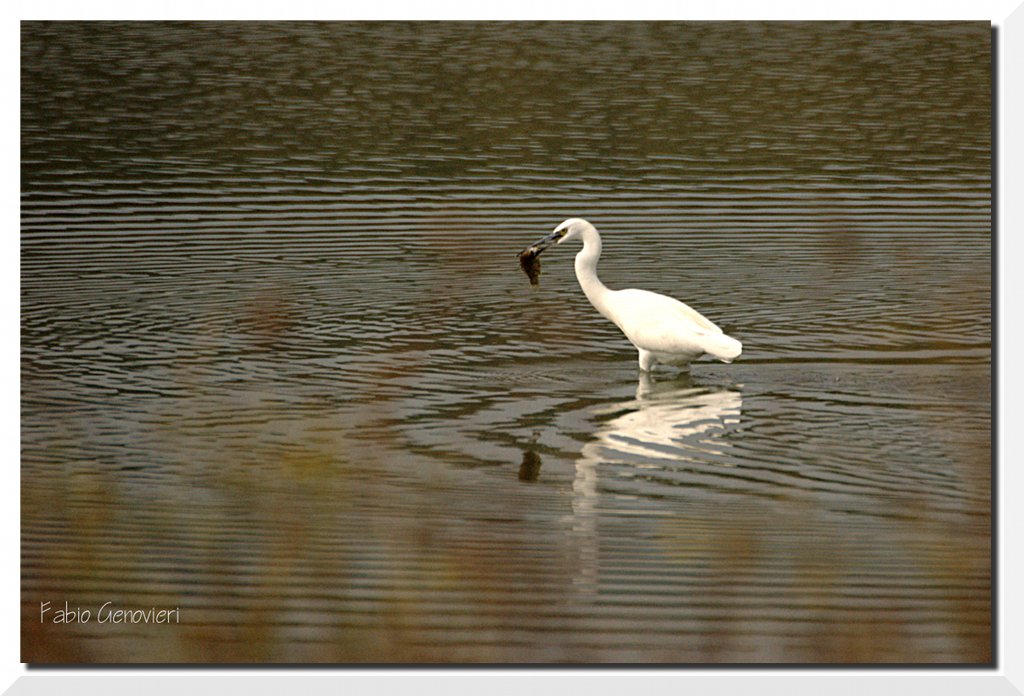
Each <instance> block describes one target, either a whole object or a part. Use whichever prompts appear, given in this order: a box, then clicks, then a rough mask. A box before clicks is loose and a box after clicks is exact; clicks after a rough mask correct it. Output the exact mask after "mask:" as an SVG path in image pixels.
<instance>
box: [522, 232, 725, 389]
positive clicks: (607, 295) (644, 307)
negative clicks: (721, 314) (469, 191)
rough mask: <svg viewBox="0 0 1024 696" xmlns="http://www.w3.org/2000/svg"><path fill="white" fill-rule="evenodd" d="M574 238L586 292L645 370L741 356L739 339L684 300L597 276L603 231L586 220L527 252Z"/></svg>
mask: <svg viewBox="0 0 1024 696" xmlns="http://www.w3.org/2000/svg"><path fill="white" fill-rule="evenodd" d="M575 239H579V240H581V241H582V242H583V250H582V251H580V252H579V253H578V254H576V279H577V280H578V281H579V283H580V287H581V288H582V289H583V293H584V294H585V295H586V296H587V299H588V300H590V304H592V305H594V308H595V309H596V310H597V311H598V312H600V313H601V314H602V315H604V316H605V318H607V319H609V320H610V321H612V322H613V323H614V324H615V325H616V326H618V327H619V329H621V330H622V333H624V334H625V335H626V338H628V339H629V341H630V343H632V344H633V345H634V346H635V347H636V349H637V350H638V351H639V353H640V355H639V361H640V369H641V370H643V371H644V372H649V371H651V370H652V369H653V368H654V366H655V365H656V364H658V363H662V364H665V365H675V366H678V367H684V368H688V367H689V365H690V363H691V362H692V361H694V360H696V359H697V358H699V357H701V356H702V355H710V356H711V357H713V358H717V359H718V360H721V361H722V362H725V363H729V362H732V361H733V360H735V359H736V358H738V357H739V355H740V353H741V352H742V351H743V346H742V344H741V343H740V342H739V341H737V340H736V339H735V338H731V337H729V336H726V335H725V334H724V333H723V332H722V330H721V329H720V328H718V327H717V326H715V325H714V324H713V323H711V321H709V320H708V319H707V318H706V317H704V316H703V315H702V314H701V313H700V312H698V311H696V310H695V309H692V308H690V307H688V306H687V305H685V304H683V303H682V302H680V301H679V300H675V299H673V298H671V297H667V296H665V295H659V294H658V293H655V292H648V291H647V290H633V289H629V290H612V289H610V288H608V287H607V286H605V284H604V283H602V282H601V279H600V278H598V277H597V262H598V260H599V259H600V258H601V235H600V234H598V231H597V228H595V227H594V226H593V225H591V224H590V223H589V222H587V221H586V220H583V219H581V218H569V219H568V220H566V221H565V222H563V223H562V224H560V225H559V226H558V227H556V228H555V230H554V232H552V233H551V234H549V235H548V236H547V237H545V238H544V239H542V240H540V241H539V242H537V243H536V244H534V245H532V246H531V247H530V248H529V249H528V250H527V251H529V252H531V253H532V254H533V255H539V254H540V253H541V252H542V251H543V250H544V249H546V248H547V247H549V246H552V245H558V244H562V243H564V242H569V241H572V240H575ZM524 253H525V252H524Z"/></svg>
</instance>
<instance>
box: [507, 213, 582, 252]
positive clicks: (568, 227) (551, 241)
mask: <svg viewBox="0 0 1024 696" xmlns="http://www.w3.org/2000/svg"><path fill="white" fill-rule="evenodd" d="M593 229H594V226H593V225H591V224H590V223H589V222H587V221H586V220H584V219H583V218H569V219H568V220H566V221H565V222H563V223H562V224H560V225H559V226H558V227H556V228H555V230H554V232H552V233H551V234H549V235H548V236H547V237H544V238H543V239H541V240H538V241H536V242H534V243H533V244H531V245H530V246H529V247H527V248H526V250H525V251H524V252H523V253H526V252H530V253H531V254H532V255H534V256H539V255H540V253H541V252H542V251H544V250H545V249H547V248H548V247H550V246H552V245H557V244H561V243H562V242H568V241H571V240H573V239H579V238H580V237H581V236H582V235H583V233H585V232H587V231H589V230H593Z"/></svg>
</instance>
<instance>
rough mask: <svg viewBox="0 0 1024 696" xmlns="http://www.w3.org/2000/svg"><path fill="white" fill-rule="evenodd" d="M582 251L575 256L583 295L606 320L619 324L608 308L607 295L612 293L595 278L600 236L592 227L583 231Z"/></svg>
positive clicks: (599, 253) (599, 251)
mask: <svg viewBox="0 0 1024 696" xmlns="http://www.w3.org/2000/svg"><path fill="white" fill-rule="evenodd" d="M582 239H583V249H582V250H581V251H580V252H579V253H578V254H576V263H575V266H576V279H577V280H578V281H579V282H580V287H581V288H583V294H584V295H586V296H587V299H588V300H590V304H592V305H594V308H595V309H596V310H597V311H598V312H600V313H601V314H602V315H603V316H604V317H605V318H606V319H609V320H611V321H613V322H614V323H615V324H616V325H617V324H618V323H619V322H618V321H617V320H616V318H615V316H614V315H613V314H612V313H611V311H610V308H609V306H608V299H609V298H608V295H609V294H610V293H611V292H612V291H611V290H609V289H608V287H607V286H606V285H605V284H604V283H602V282H601V279H600V278H598V277H597V261H598V259H600V258H601V235H600V234H598V232H597V230H596V229H594V228H593V227H589V228H587V229H586V230H584V232H583V234H582Z"/></svg>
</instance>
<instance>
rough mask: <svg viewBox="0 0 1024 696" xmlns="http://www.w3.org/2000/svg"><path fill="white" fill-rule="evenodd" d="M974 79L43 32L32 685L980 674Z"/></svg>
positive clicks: (647, 36)
mask: <svg viewBox="0 0 1024 696" xmlns="http://www.w3.org/2000/svg"><path fill="white" fill-rule="evenodd" d="M990 40H991V34H990V28H989V26H988V25H987V24H985V23H961V24H889V23H879V24H865V23H853V24H849V23H825V24H784V23H775V24H747V23H727V24H706V23H696V24H669V23H660V24H643V23H630V24H602V23H588V24H572V25H559V24H444V23H432V24H316V25H304V24H296V25H292V24H245V23H231V24H213V25H189V24H156V23H152V24H135V25H132V24H40V23H25V24H23V25H22V46H21V57H22V66H21V70H22V93H21V94H22V121H21V133H22V213H21V214H22V226H21V303H22V304H21V310H22V327H21V341H22V385H21V386H22V428H21V438H22V462H21V486H22V510H21V522H22V530H21V533H22V598H21V599H22V608H23V617H22V619H23V620H22V659H23V660H25V661H28V662H54V661H84V662H164V661H189V662H191V661H199V662H248V661H267V662H271V661H272V662H280V661H285V662H322V661H332V662H333V661H340V662H404V661H431V662H495V663H497V662H567V661H568V662H585V663H593V662H671V663H754V662H757V663H762V662H784V663H812V662H907V663H916V662H925V663H936V662H939V663H979V662H986V661H989V660H990V659H991V656H992V645H991V642H990V637H991V634H990V630H991V616H990V610H991V577H990V551H991V543H990V542H991V540H990V520H991V497H990V483H991V480H990V456H991V445H990V428H991V409H990V400H991V345H992V343H991V311H990V303H991V293H990V281H991V249H992V247H991V208H990V204H991V180H990V165H991V159H990V150H991V138H990V109H991V93H990V77H991V66H990ZM570 216H581V217H586V218H587V219H589V220H590V221H591V222H593V223H594V224H595V225H597V227H598V228H599V229H600V230H601V231H602V233H603V235H604V241H605V244H604V246H605V252H604V253H605V255H604V258H603V260H602V263H601V269H600V271H601V275H602V278H603V279H604V281H605V282H606V283H607V284H608V285H609V286H611V287H613V288H621V287H643V288H646V289H649V290H655V291H658V292H663V293H667V294H671V295H673V296H675V297H678V298H680V299H681V300H683V301H684V302H687V303H689V304H691V305H692V306H693V307H695V308H696V309H698V310H700V311H701V312H702V313H704V314H705V315H707V316H708V317H709V318H711V319H712V320H713V321H715V322H716V323H717V324H719V325H720V326H722V327H723V328H724V329H725V330H726V332H727V333H729V334H731V335H733V336H735V337H736V338H738V339H740V340H741V341H743V343H744V355H743V356H742V358H741V359H740V360H739V361H737V362H736V363H735V364H733V365H722V364H719V363H710V362H704V363H699V364H696V365H694V366H693V369H692V371H691V374H690V375H688V376H686V375H677V374H674V373H672V372H671V371H666V372H663V373H658V374H656V375H655V377H654V379H653V380H652V379H648V378H646V377H643V376H641V375H639V374H638V372H637V369H636V353H635V351H634V350H633V349H632V347H631V346H630V345H629V344H628V342H627V341H626V340H625V339H624V338H623V337H622V336H621V334H619V332H618V330H617V329H616V328H615V327H614V326H613V325H612V324H611V323H609V322H607V321H605V320H604V319H603V318H602V317H600V316H599V315H598V314H597V312H595V311H594V310H593V309H592V308H591V307H590V305H589V304H588V303H587V301H586V299H585V298H584V297H583V294H582V293H581V292H580V290H579V288H578V287H577V286H576V282H575V279H574V277H573V275H572V254H571V253H570V252H566V251H565V250H562V249H558V250H553V251H550V252H548V253H546V254H545V256H544V271H543V275H542V277H541V284H540V286H539V288H531V286H530V285H529V283H528V281H527V279H526V277H525V276H524V275H522V273H521V272H520V271H519V269H518V264H517V262H516V254H517V252H518V251H519V250H520V249H521V248H523V247H524V246H526V245H527V244H528V243H530V242H533V241H534V240H536V239H537V238H539V237H540V236H542V235H544V234H546V233H547V232H548V231H550V230H551V228H553V227H554V226H555V225H556V224H558V223H559V222H560V221H561V220H563V219H564V218H567V217H570ZM47 601H48V602H51V604H52V606H54V607H61V608H62V607H63V605H64V602H67V603H68V606H69V607H71V608H75V607H81V608H82V609H88V610H91V611H92V613H93V618H92V620H91V621H89V622H78V623H70V624H54V623H52V621H49V620H44V621H42V622H41V621H40V620H39V612H40V603H41V602H47ZM105 602H112V603H113V605H114V606H117V607H124V608H150V607H157V608H158V609H159V608H179V610H180V614H179V616H180V622H179V623H177V624H173V625H154V624H135V625H120V624H119V625H111V624H109V623H104V624H101V623H99V622H98V620H97V617H96V612H97V609H98V607H100V606H101V605H102V604H104V603H105Z"/></svg>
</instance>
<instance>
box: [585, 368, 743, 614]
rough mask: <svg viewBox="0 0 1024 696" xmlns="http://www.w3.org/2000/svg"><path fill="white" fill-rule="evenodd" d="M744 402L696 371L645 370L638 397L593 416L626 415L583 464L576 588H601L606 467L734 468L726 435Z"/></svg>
mask: <svg viewBox="0 0 1024 696" xmlns="http://www.w3.org/2000/svg"><path fill="white" fill-rule="evenodd" d="M742 405H743V398H742V396H741V395H740V391H739V387H738V386H733V387H730V388H723V387H721V386H717V385H715V386H711V385H700V384H699V383H698V382H697V380H694V379H693V378H691V377H690V375H688V374H681V375H679V376H678V377H676V378H674V379H668V380H660V381H655V380H654V379H653V378H652V377H651V375H649V374H645V373H641V374H640V381H639V383H638V384H637V388H636V398H635V399H631V400H629V401H625V402H618V403H613V404H606V405H604V406H602V407H600V408H598V409H596V410H595V411H593V412H592V415H594V416H597V417H598V418H600V417H601V416H603V415H606V414H621V415H617V416H615V417H614V418H611V419H610V420H605V421H601V422H599V423H598V425H597V428H596V429H595V431H594V433H593V436H592V437H591V439H590V441H588V442H587V443H586V444H585V445H584V446H583V448H582V450H581V451H580V457H579V459H577V460H576V463H575V467H576V471H575V477H574V479H573V484H572V491H573V494H572V521H571V526H572V530H573V534H574V535H575V537H576V539H577V548H578V549H579V570H578V572H577V575H576V577H575V578H574V584H576V585H577V587H578V589H579V590H580V591H581V592H583V593H585V594H593V593H595V592H596V591H597V580H598V567H599V563H598V560H599V558H598V557H599V544H598V530H597V517H598V513H597V509H598V505H599V502H600V495H601V492H600V489H599V486H598V476H599V470H598V465H599V464H600V465H602V466H604V467H619V468H625V469H626V470H627V471H631V472H632V471H635V470H637V469H639V468H647V469H652V468H655V469H657V468H663V467H672V468H678V467H680V466H686V464H687V463H691V464H693V463H697V462H699V461H707V460H708V459H712V460H715V461H716V462H717V463H718V464H720V465H725V466H728V465H729V464H728V462H727V460H726V459H724V458H723V455H724V454H725V453H726V451H727V450H728V447H729V443H728V442H727V440H726V439H724V438H723V436H724V435H726V434H727V433H728V432H729V431H730V430H732V429H733V428H735V426H736V425H737V424H738V423H739V422H740V412H741V408H742ZM665 512H666V513H668V512H669V511H665Z"/></svg>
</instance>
